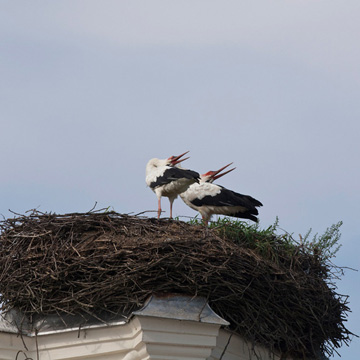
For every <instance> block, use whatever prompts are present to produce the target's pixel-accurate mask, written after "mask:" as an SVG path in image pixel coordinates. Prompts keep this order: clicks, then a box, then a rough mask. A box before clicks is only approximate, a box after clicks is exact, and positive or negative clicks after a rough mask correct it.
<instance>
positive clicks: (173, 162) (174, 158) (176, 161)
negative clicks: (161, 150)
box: [169, 151, 189, 166]
mask: <svg viewBox="0 0 360 360" xmlns="http://www.w3.org/2000/svg"><path fill="white" fill-rule="evenodd" d="M188 152H189V151H186V152H184V153H183V154H181V155H178V156H171V157H169V160H170V161H171V165H172V166H174V165H176V164H179V163H181V162H182V161H184V160H187V159H189V157H186V158H184V159H181V158H182V157H183V156H184V155H185V154H187V153H188ZM180 159H181V160H180Z"/></svg>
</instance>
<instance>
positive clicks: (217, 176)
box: [207, 162, 236, 181]
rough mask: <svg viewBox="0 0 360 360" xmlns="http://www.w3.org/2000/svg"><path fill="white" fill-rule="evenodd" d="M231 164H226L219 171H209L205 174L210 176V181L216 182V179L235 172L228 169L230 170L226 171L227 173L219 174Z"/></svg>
mask: <svg viewBox="0 0 360 360" xmlns="http://www.w3.org/2000/svg"><path fill="white" fill-rule="evenodd" d="M231 164H232V162H231V163H230V164H227V165H225V166H223V167H222V168H220V169H219V170H216V171H209V172H207V174H208V175H210V176H211V179H212V180H213V181H214V180H216V179H218V178H221V177H222V176H224V175H226V174H228V173H229V172H231V171H233V170H235V169H236V168H232V169H230V170H228V171H225V172H224V173H222V174H219V173H220V172H221V171H223V170H224V169H226V168H227V167H228V166H230V165H231Z"/></svg>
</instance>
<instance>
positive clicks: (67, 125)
mask: <svg viewBox="0 0 360 360" xmlns="http://www.w3.org/2000/svg"><path fill="white" fill-rule="evenodd" d="M359 18H360V3H359V2H358V1H355V0H350V1H347V2H345V3H344V2H340V1H333V0H330V1H329V0H327V1H325V0H321V1H305V0H303V1H281V0H277V1H268V2H265V1H260V2H257V1H253V0H251V1H250V0H248V1H242V2H240V1H226V0H225V1H212V0H206V1H205V0H204V1H191V2H190V1H168V0H167V1H165V0H164V1H157V0H155V1H136V0H132V1H115V0H114V1H107V0H105V1H93V0H86V1H85V0H82V1H68V0H63V1H61V2H60V1H58V2H54V1H53V2H44V1H36V0H32V1H13V0H11V1H3V2H1V4H0V77H1V81H0V106H1V135H2V136H1V142H0V151H1V152H0V153H1V155H2V162H1V169H2V176H1V177H0V214H2V215H4V216H5V217H8V216H11V214H10V213H9V212H8V209H11V210H13V211H16V212H19V213H24V212H25V211H26V210H28V209H32V208H35V207H36V208H37V207H39V210H41V211H53V212H57V213H64V212H74V211H76V212H83V211H88V210H89V209H90V208H92V206H93V205H94V203H95V201H97V202H98V207H99V208H101V207H108V206H112V207H113V208H114V209H115V210H116V211H118V212H120V213H138V212H141V211H144V210H155V209H156V207H157V202H156V197H155V195H154V194H153V193H152V192H151V191H150V190H149V189H148V188H146V185H145V165H146V162H147V161H148V159H150V158H152V157H160V158H165V157H169V156H170V155H176V154H180V153H182V152H184V151H187V150H190V156H191V158H190V159H189V160H188V161H186V162H185V163H184V166H187V167H189V168H191V169H193V170H197V171H199V172H206V171H208V170H215V169H217V168H219V167H221V166H223V165H225V164H227V163H229V162H231V161H233V162H234V165H235V166H236V167H237V169H236V171H234V172H232V173H231V174H229V175H228V176H226V177H224V178H222V179H221V181H219V183H221V184H222V185H224V186H226V187H228V188H230V189H232V190H235V191H237V192H241V193H245V194H250V195H252V196H254V197H255V198H257V199H259V200H260V201H261V202H263V204H264V207H263V208H261V211H260V221H261V226H263V227H267V226H269V225H270V224H272V223H273V222H274V220H275V218H276V216H279V219H280V226H281V227H282V228H283V229H286V230H287V231H288V232H290V233H294V236H295V237H296V236H298V235H297V234H299V233H301V234H304V233H306V231H307V230H308V229H309V228H312V229H313V231H314V233H316V232H318V233H323V232H324V231H325V229H326V228H327V227H328V226H330V225H332V224H333V223H336V222H338V221H339V220H343V221H344V225H343V227H342V238H341V242H342V244H343V246H342V248H341V250H340V252H339V253H338V255H337V257H336V259H334V262H335V263H336V264H337V265H340V266H347V267H351V268H356V269H359V255H358V254H359V251H360V246H359V241H360V230H359V226H358V218H359V214H360V191H359V190H360V189H359V188H360V186H359V184H360V166H359V160H358V157H359V153H360V145H359V134H360V121H359V115H360V105H359V95H360V71H359V64H360V42H359V40H358V38H359V32H360V23H359ZM163 209H164V210H165V211H166V213H165V214H164V216H167V215H168V212H169V206H168V201H167V199H165V200H163ZM174 213H175V215H179V216H194V215H196V213H195V212H194V211H193V210H191V209H189V208H187V207H186V205H184V204H183V203H182V202H181V200H177V201H175V203H174ZM149 215H151V214H149ZM358 284H359V273H358V272H353V271H350V270H349V271H346V274H345V277H344V278H343V280H342V281H340V282H338V287H339V289H338V291H339V292H340V293H343V294H348V295H350V307H351V309H352V311H353V312H352V313H351V314H350V316H349V322H348V327H349V328H350V330H352V331H354V332H355V333H357V334H360V326H359V325H358V323H359V322H360V305H359V304H360V292H359V290H358V289H357V287H358ZM339 352H340V354H341V355H342V358H343V359H346V360H352V359H354V360H355V359H357V358H358V354H359V353H360V342H359V340H358V339H354V341H353V343H352V344H351V346H350V347H349V348H346V347H345V348H341V349H340V351H339Z"/></svg>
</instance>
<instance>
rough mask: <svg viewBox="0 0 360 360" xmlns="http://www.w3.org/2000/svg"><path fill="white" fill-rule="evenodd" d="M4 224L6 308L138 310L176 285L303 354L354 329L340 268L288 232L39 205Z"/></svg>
mask: <svg viewBox="0 0 360 360" xmlns="http://www.w3.org/2000/svg"><path fill="white" fill-rule="evenodd" d="M0 229H1V237H0V304H1V307H2V310H3V311H5V312H6V311H8V310H10V309H18V310H20V311H21V312H22V313H24V314H25V315H28V316H30V317H31V316H33V315H36V314H45V315H46V314H54V313H56V314H59V315H61V314H79V313H84V312H87V313H89V314H96V313H98V312H103V311H109V312H112V313H121V314H130V313H131V312H132V311H134V310H136V309H138V308H140V307H141V306H142V305H143V304H144V302H145V300H146V299H147V298H148V297H149V296H150V295H151V294H154V293H155V294H174V293H176V294H187V295H191V296H203V297H205V298H207V300H208V302H209V304H210V306H211V307H212V309H213V310H214V311H215V312H217V313H218V314H219V315H220V316H222V317H223V318H224V319H226V320H228V321H229V322H230V324H231V325H230V328H231V329H232V330H233V331H235V332H237V333H238V334H241V335H242V336H244V337H246V338H247V339H250V340H251V341H253V342H254V343H260V344H263V345H266V346H268V347H269V348H270V349H272V350H274V351H280V352H283V353H290V354H292V355H295V356H297V357H301V358H308V357H312V358H317V357H318V356H319V354H332V353H333V352H334V351H336V350H335V349H336V348H338V347H340V346H341V345H342V344H343V343H345V344H347V343H348V342H349V341H350V336H351V335H352V334H351V332H350V331H348V330H347V329H346V328H345V326H344V324H343V322H344V321H346V320H345V317H346V312H347V311H349V308H348V306H347V297H345V296H341V295H338V294H337V293H336V292H335V289H336V288H335V287H334V286H333V285H332V284H331V281H329V279H330V278H331V274H330V273H331V271H332V269H331V268H329V265H328V264H324V263H322V262H321V261H319V258H318V257H317V256H315V255H309V254H307V253H306V252H304V251H302V249H301V246H299V247H298V248H297V249H296V251H295V252H294V251H293V252H292V253H291V255H289V252H288V251H287V250H286V248H285V246H282V243H281V239H280V238H279V239H276V238H275V243H276V246H275V247H272V249H269V250H268V251H265V252H264V251H263V252H262V253H260V252H259V251H258V250H257V249H256V248H254V247H252V246H250V245H249V242H248V240H246V241H245V237H244V239H243V238H242V237H241V233H240V234H238V235H237V238H236V241H235V240H234V239H233V238H231V239H230V238H229V237H228V236H227V235H226V231H225V232H224V231H223V230H224V229H219V228H215V229H211V230H209V229H206V228H204V227H203V226H201V225H191V224H189V223H185V222H181V221H171V220H157V219H152V218H145V217H137V216H129V215H122V214H118V213H115V212H105V213H104V212H101V213H99V212H89V213H84V214H78V213H75V214H65V215H56V214H43V213H39V212H35V211H34V212H33V213H31V214H30V215H27V216H24V215H20V216H16V217H15V218H13V219H6V220H3V221H2V222H0ZM256 236H257V235H256V233H254V235H253V237H254V241H257V240H256ZM260 240H261V239H260ZM260 240H259V241H260ZM274 249H275V250H274ZM274 255H276V256H275V257H274Z"/></svg>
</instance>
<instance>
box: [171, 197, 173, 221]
mask: <svg viewBox="0 0 360 360" xmlns="http://www.w3.org/2000/svg"><path fill="white" fill-rule="evenodd" d="M172 206H173V201H171V200H170V219H172Z"/></svg>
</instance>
